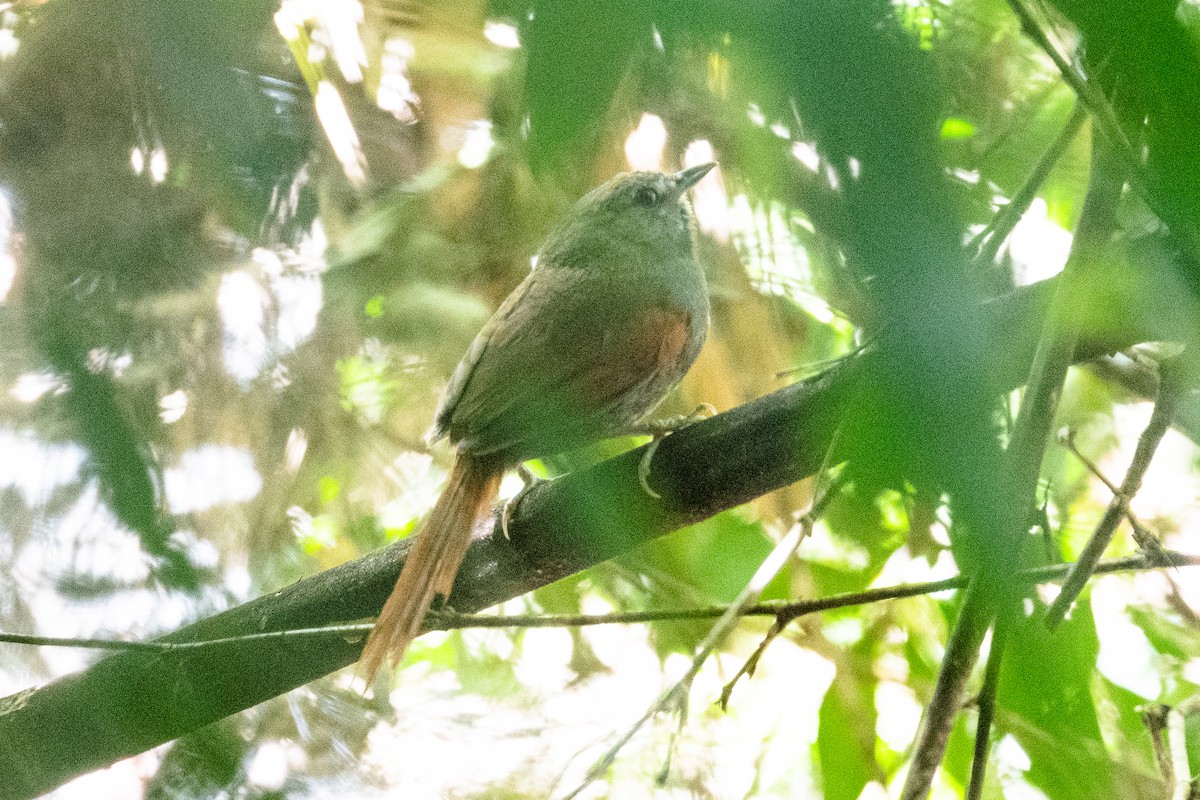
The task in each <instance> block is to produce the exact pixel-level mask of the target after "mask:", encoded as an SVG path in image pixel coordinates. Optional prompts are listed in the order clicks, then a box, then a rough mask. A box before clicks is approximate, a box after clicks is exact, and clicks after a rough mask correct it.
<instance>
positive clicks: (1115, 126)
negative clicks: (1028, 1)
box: [1008, 0, 1138, 165]
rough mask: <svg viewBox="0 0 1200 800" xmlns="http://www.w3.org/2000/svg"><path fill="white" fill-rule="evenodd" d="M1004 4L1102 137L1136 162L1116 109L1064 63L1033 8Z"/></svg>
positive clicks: (1011, 1)
mask: <svg viewBox="0 0 1200 800" xmlns="http://www.w3.org/2000/svg"><path fill="white" fill-rule="evenodd" d="M1008 5H1009V7H1010V8H1011V9H1012V10H1013V13H1014V14H1016V15H1017V19H1019V20H1020V21H1021V29H1022V30H1023V31H1024V32H1025V35H1026V36H1028V37H1029V38H1030V39H1032V40H1033V43H1034V44H1036V45H1037V46H1038V47H1039V48H1041V50H1042V52H1044V53H1045V54H1046V55H1047V56H1049V57H1050V60H1051V61H1053V62H1054V66H1056V67H1058V71H1059V73H1060V74H1061V75H1062V77H1063V80H1064V81H1065V82H1066V84H1067V85H1068V86H1070V87H1071V89H1072V91H1074V92H1075V95H1076V97H1078V98H1079V99H1080V100H1082V101H1083V102H1084V104H1085V105H1086V106H1087V107H1088V110H1089V111H1090V112H1091V114H1092V119H1094V120H1096V121H1097V122H1098V123H1099V125H1100V128H1101V130H1103V131H1104V135H1105V137H1107V138H1108V140H1109V141H1110V142H1112V144H1113V146H1114V147H1118V148H1120V150H1121V151H1122V153H1123V155H1124V156H1125V160H1126V161H1127V162H1128V163H1129V164H1130V165H1135V164H1137V163H1138V161H1137V157H1136V155H1135V154H1134V149H1133V146H1132V145H1131V144H1130V143H1129V139H1128V138H1127V137H1126V136H1125V131H1124V130H1123V129H1122V128H1121V124H1120V122H1119V121H1118V120H1117V115H1116V112H1114V111H1113V108H1112V104H1111V103H1109V102H1108V99H1107V98H1106V97H1105V96H1104V95H1103V94H1101V93H1100V92H1099V91H1098V90H1097V89H1096V87H1095V86H1094V85H1092V82H1091V81H1089V80H1088V79H1087V77H1086V76H1085V75H1084V74H1083V73H1081V72H1080V71H1079V70H1078V69H1076V68H1075V67H1073V66H1072V65H1071V64H1069V63H1067V60H1066V59H1065V58H1063V56H1062V54H1061V53H1059V52H1058V48H1057V47H1055V46H1054V43H1053V42H1051V41H1050V37H1049V36H1047V35H1046V32H1045V31H1044V30H1042V28H1041V26H1040V25H1039V24H1038V21H1037V20H1036V19H1034V18H1033V12H1031V11H1030V10H1029V8H1028V7H1027V6H1026V5H1025V3H1024V2H1023V0H1008Z"/></svg>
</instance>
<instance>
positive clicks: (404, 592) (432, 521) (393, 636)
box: [358, 452, 503, 683]
mask: <svg viewBox="0 0 1200 800" xmlns="http://www.w3.org/2000/svg"><path fill="white" fill-rule="evenodd" d="M501 477H503V471H502V470H498V469H497V468H496V467H495V465H494V464H492V463H490V462H488V461H485V460H483V459H479V458H476V457H474V456H471V455H470V454H468V453H463V452H460V453H459V454H458V455H457V456H456V457H455V459H454V466H453V467H452V468H451V470H450V479H449V481H448V482H447V484H446V488H445V489H444V490H443V491H442V494H441V496H440V497H439V498H438V500H437V503H435V504H434V506H433V511H431V512H430V514H429V519H428V520H426V522H425V526H424V528H423V529H422V530H421V532H420V533H419V534H417V536H416V538H415V539H414V540H413V545H412V547H411V548H409V551H408V556H407V558H405V560H404V567H403V568H402V569H401V570H400V577H399V578H398V579H397V580H396V588H394V589H392V594H391V595H390V596H389V597H388V599H387V602H386V603H384V604H383V610H382V611H380V612H379V618H378V619H377V620H376V622H375V628H374V629H373V630H372V631H371V635H370V636H368V637H367V644H366V645H365V646H364V647H363V652H362V656H361V657H360V658H359V662H358V667H359V674H361V675H363V676H364V677H365V678H366V679H367V682H368V683H369V682H370V681H371V680H373V679H374V677H375V674H376V673H377V672H378V671H379V668H380V667H381V666H382V665H383V663H384V661H387V660H389V659H390V660H391V662H392V663H399V662H400V659H401V658H403V656H404V651H405V650H406V649H407V648H408V645H409V642H411V641H412V640H413V639H415V638H416V637H417V634H418V633H420V631H421V623H422V621H424V619H425V612H426V611H428V610H429V604H430V603H431V602H432V601H433V597H434V595H436V594H440V595H444V596H449V594H450V589H451V588H452V587H453V586H454V577H455V575H457V574H458V568H459V567H460V566H461V565H462V561H463V558H464V557H465V556H466V554H467V547H468V546H469V545H470V544H471V533H472V531H473V530H474V529H475V523H476V522H477V521H478V520H479V518H480V517H481V516H482V515H483V514H485V513H486V512H487V511H488V510H489V509H490V508H491V506H492V503H493V501H495V499H496V493H497V492H498V491H499V489H500V479H501Z"/></svg>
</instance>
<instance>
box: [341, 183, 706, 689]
mask: <svg viewBox="0 0 1200 800" xmlns="http://www.w3.org/2000/svg"><path fill="white" fill-rule="evenodd" d="M713 166H715V165H714V164H711V163H710V164H702V165H700V166H696V167H692V168H690V169H685V170H683V171H682V172H678V173H675V174H674V175H666V174H663V173H659V172H632V173H626V174H622V175H618V176H617V177H615V178H613V179H611V180H609V181H608V182H607V183H605V184H603V185H602V186H599V187H597V188H596V189H593V190H592V191H591V192H589V193H588V194H587V195H585V196H584V197H583V199H581V200H580V201H579V202H578V203H576V204H575V206H574V208H572V209H571V211H570V212H569V213H568V214H567V216H566V218H565V219H564V220H563V221H562V223H561V224H559V225H558V226H557V227H556V228H555V229H554V230H553V231H552V232H551V233H550V235H549V236H548V237H547V239H546V242H545V244H543V245H542V248H541V249H540V250H539V251H538V255H537V259H536V261H535V266H534V269H533V271H532V272H530V273H529V275H528V276H527V277H526V278H525V280H523V281H522V282H521V284H520V285H519V286H518V287H517V288H516V289H515V290H513V292H512V294H510V295H509V296H508V298H507V299H506V300H505V301H504V303H503V304H502V305H501V306H500V308H499V309H498V310H497V311H496V313H495V314H494V315H493V316H492V318H491V319H490V320H489V321H488V322H487V324H486V325H484V326H483V329H482V330H481V331H480V332H479V334H478V335H477V336H476V337H475V340H474V341H473V342H472V343H471V346H470V347H469V348H467V352H466V355H464V356H463V358H462V361H460V362H459V364H458V367H457V368H456V369H455V370H454V374H453V375H452V377H451V378H450V382H449V384H448V385H447V386H446V389H445V392H444V393H443V395H442V398H441V402H440V403H439V405H438V409H437V414H436V418H435V420H434V426H433V429H432V430H431V432H430V439H431V441H436V440H438V439H441V438H443V437H449V439H450V441H451V442H452V443H453V444H455V445H456V446H457V448H458V449H457V453H456V455H455V459H454V466H453V467H452V469H451V470H450V478H449V481H448V483H447V485H446V488H445V490H444V491H443V492H442V495H441V497H439V498H438V500H437V503H436V504H435V505H434V507H433V511H432V512H431V513H430V515H429V519H428V520H427V521H426V523H425V526H424V528H423V530H422V531H421V532H420V533H419V534H418V535H417V537H416V539H415V541H414V543H413V545H412V548H411V549H410V550H409V552H408V557H407V559H406V560H405V562H404V567H403V569H402V570H401V572H400V577H399V579H398V580H397V581H396V588H395V589H393V590H392V594H391V596H390V597H388V600H387V602H386V603H385V604H384V606H383V610H382V611H381V612H380V614H379V619H378V621H377V622H376V623H375V628H374V630H373V631H372V632H371V635H370V637H368V639H367V643H366V646H365V647H364V649H363V653H362V657H361V660H360V662H359V664H360V671H361V672H362V674H363V675H364V676H365V677H366V678H367V679H368V680H370V679H372V678H373V677H374V676H375V674H376V673H377V672H378V670H379V668H380V666H381V665H382V664H383V662H384V661H385V660H386V659H389V658H390V659H391V660H392V661H393V662H399V660H400V659H401V658H402V657H403V655H404V651H405V649H406V648H407V647H408V645H409V643H410V642H411V641H412V640H413V639H414V638H416V636H417V634H418V633H419V632H420V630H421V623H422V621H423V620H424V618H425V613H426V611H427V610H428V609H429V605H430V603H431V602H432V600H433V598H434V596H435V595H439V594H440V595H443V596H448V595H449V594H450V590H451V588H452V586H453V585H454V577H455V575H456V574H457V573H458V569H459V567H460V566H461V564H462V561H463V557H464V556H465V555H466V551H467V547H468V546H469V545H470V543H471V534H472V531H473V530H474V528H475V524H476V522H477V521H478V520H479V518H480V517H481V516H483V515H484V514H486V513H488V512H489V510H490V509H491V506H492V503H493V502H494V501H495V499H496V493H497V491H498V489H499V486H500V479H501V478H502V477H503V475H504V473H505V471H506V470H509V469H511V468H513V467H515V466H517V465H519V464H520V463H521V462H523V461H526V460H529V459H532V458H541V457H545V456H550V455H554V454H556V453H561V452H565V451H567V450H570V449H573V448H575V447H579V446H581V445H584V444H587V443H589V442H594V441H597V440H600V439H604V438H607V437H611V436H618V435H621V434H623V433H626V432H628V431H629V430H630V429H631V428H632V427H633V425H634V424H635V423H637V422H638V421H639V420H641V419H643V418H644V417H645V416H646V415H647V414H649V413H650V412H651V411H652V410H653V409H654V407H655V406H657V405H658V403H659V402H660V401H661V400H662V399H663V397H664V396H666V394H667V393H668V392H669V391H670V390H671V389H672V388H673V387H674V386H675V385H676V384H678V383H679V381H680V380H681V379H682V378H683V376H684V374H685V373H686V372H687V371H688V369H689V368H690V367H691V365H692V362H693V361H695V360H696V356H697V355H698V354H699V352H700V347H701V345H702V344H703V343H704V337H705V334H706V333H707V330H708V313H709V306H708V291H707V286H706V284H705V281H704V272H703V270H702V269H701V268H700V265H699V264H698V263H697V261H696V255H695V242H694V232H693V227H694V226H693V223H692V218H691V212H690V211H689V209H688V206H687V204H686V203H685V202H684V200H683V195H684V193H685V192H686V191H687V190H688V189H689V188H691V187H692V186H694V185H695V184H696V183H697V182H698V181H699V180H700V179H701V178H703V177H704V176H705V175H706V174H707V173H708V171H709V170H711V169H712V168H713Z"/></svg>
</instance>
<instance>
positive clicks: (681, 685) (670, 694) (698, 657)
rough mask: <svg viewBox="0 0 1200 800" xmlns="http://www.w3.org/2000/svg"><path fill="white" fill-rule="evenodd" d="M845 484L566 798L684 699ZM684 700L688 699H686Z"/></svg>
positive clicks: (833, 489)
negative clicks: (678, 674) (654, 719)
mask: <svg viewBox="0 0 1200 800" xmlns="http://www.w3.org/2000/svg"><path fill="white" fill-rule="evenodd" d="M819 474H826V473H825V471H824V470H822V472H821V473H819ZM843 484H844V475H839V477H837V478H835V479H834V480H833V481H832V482H831V484H830V486H829V487H828V488H827V489H826V490H825V491H823V492H820V493H819V494H818V495H817V496H816V497H814V498H813V501H812V505H811V506H810V508H809V510H808V512H807V513H806V514H804V516H803V517H801V519H800V520H799V521H798V522H797V523H796V524H795V525H793V526H792V528H791V530H789V531H788V532H787V534H786V535H785V536H784V537H783V538H782V539H780V540H779V543H778V544H776V545H775V547H774V549H772V550H771V552H770V553H769V554H768V555H767V557H766V558H765V559H763V562H762V564H760V565H759V567H758V570H757V571H755V573H754V575H753V577H751V578H750V581H749V582H748V583H747V584H746V587H745V588H744V589H742V591H741V592H740V593H739V594H738V597H737V598H736V599H735V600H734V602H733V603H732V604H731V605H730V606H729V608H728V609H727V610H726V612H725V613H724V614H722V615H721V617H720V618H719V619H718V620H717V621H716V623H715V624H714V625H713V627H712V629H711V630H710V631H709V632H708V635H707V636H705V637H704V640H703V641H702V642H700V645H699V646H698V647H697V648H696V653H695V655H694V656H693V657H692V663H691V666H690V667H688V670H687V672H686V673H685V674H684V676H683V677H682V678H680V679H679V680H678V681H677V682H676V683H675V684H673V685H672V686H671V687H670V688H668V689H667V690H666V691H665V692H663V693H662V695H660V696H659V698H658V700H656V701H655V702H654V703H652V704H651V706H650V708H649V709H647V710H646V713H645V714H643V715H642V717H641V719H639V720H638V721H637V722H635V723H634V724H633V725H632V726H631V727H630V728H629V729H628V730H627V731H626V732H625V733H624V734H622V735H621V737H620V738H619V739H617V741H616V742H615V743H614V744H613V745H612V747H610V748H609V749H608V750H607V751H605V752H604V754H603V755H601V756H600V758H598V759H596V761H595V763H593V764H592V766H591V768H589V769H588V771H587V774H586V775H585V776H584V779H583V781H582V782H581V783H580V784H579V786H577V787H575V790H574V791H572V792H571V793H570V794H568V795H567V796H566V797H565V798H564V800H573V798H575V797H578V796H579V793H580V792H582V791H583V790H584V789H586V788H587V787H588V786H590V785H591V784H592V783H594V782H595V781H597V780H599V778H600V777H601V776H602V775H603V774H604V772H605V770H607V769H608V768H609V767H610V766H611V765H612V764H613V762H614V761H616V758H617V755H618V754H619V753H620V752H621V750H622V749H624V747H625V745H627V744H628V743H629V742H630V741H631V740H632V739H633V737H634V736H635V735H637V733H638V731H640V730H641V729H642V728H643V727H645V725H646V723H648V722H649V721H650V720H651V719H653V718H654V717H655V716H656V715H657V714H659V713H660V712H662V711H664V710H666V709H668V708H670V707H671V706H672V705H675V704H678V703H680V702H681V696H682V695H686V693H687V691H688V689H690V688H691V685H692V682H693V681H694V680H695V678H696V676H697V675H698V674H699V673H700V669H701V668H702V667H703V666H704V663H705V662H706V661H707V660H708V657H709V656H710V655H712V653H713V651H714V650H715V649H716V648H717V645H719V644H720V643H721V642H722V641H723V640H724V639H725V636H726V635H727V634H728V633H729V631H730V630H732V629H733V627H734V625H736V624H737V621H738V620H739V619H740V618H741V617H742V615H743V612H744V611H745V610H746V609H747V608H749V607H750V606H752V605H754V603H755V602H756V601H757V600H758V597H759V596H760V595H761V594H762V591H763V589H765V588H766V586H767V584H769V583H770V582H771V581H772V580H773V579H774V577H775V576H776V575H777V574H778V573H779V570H781V569H783V566H784V564H786V563H787V561H788V559H789V558H791V557H792V553H794V552H795V551H796V548H797V547H799V546H800V542H802V541H804V539H805V538H806V537H807V536H808V534H809V533H810V532H811V531H812V527H813V525H814V524H815V522H816V520H817V519H819V518H820V516H821V514H823V513H824V511H825V508H826V506H827V505H828V503H829V501H830V500H832V499H833V497H834V495H836V494H837V493H838V491H839V490H840V489H841V487H842V485H843ZM683 702H686V700H684V701H683Z"/></svg>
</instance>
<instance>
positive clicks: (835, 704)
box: [816, 647, 884, 800]
mask: <svg viewBox="0 0 1200 800" xmlns="http://www.w3.org/2000/svg"><path fill="white" fill-rule="evenodd" d="M866 649H867V648H863V647H858V648H855V649H854V650H852V651H851V652H850V653H849V654H848V655H849V658H847V659H846V660H845V661H843V662H842V663H841V664H839V667H838V671H837V675H836V676H835V677H834V679H833V683H832V684H831V685H830V687H829V691H827V692H826V693H825V700H824V702H823V703H821V712H820V726H819V728H818V732H817V743H816V750H817V756H818V758H819V759H820V764H821V786H822V789H823V790H824V797H825V800H854V798H856V797H858V796H859V794H861V793H862V790H863V787H864V786H866V785H867V782H868V781H872V780H878V781H880V782H882V781H883V780H884V778H883V771H882V770H881V769H880V768H879V765H878V764H877V763H876V761H875V718H876V711H875V687H876V685H877V684H878V681H876V679H875V676H874V674H873V673H872V671H871V657H870V654H869V653H867V652H865V650H866ZM856 662H857V668H854V667H852V666H851V665H852V664H855V663H856Z"/></svg>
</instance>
